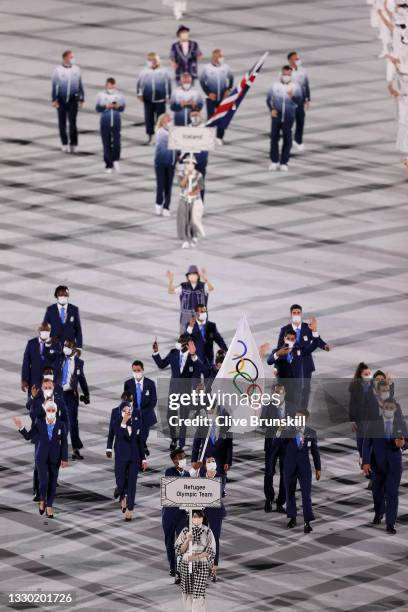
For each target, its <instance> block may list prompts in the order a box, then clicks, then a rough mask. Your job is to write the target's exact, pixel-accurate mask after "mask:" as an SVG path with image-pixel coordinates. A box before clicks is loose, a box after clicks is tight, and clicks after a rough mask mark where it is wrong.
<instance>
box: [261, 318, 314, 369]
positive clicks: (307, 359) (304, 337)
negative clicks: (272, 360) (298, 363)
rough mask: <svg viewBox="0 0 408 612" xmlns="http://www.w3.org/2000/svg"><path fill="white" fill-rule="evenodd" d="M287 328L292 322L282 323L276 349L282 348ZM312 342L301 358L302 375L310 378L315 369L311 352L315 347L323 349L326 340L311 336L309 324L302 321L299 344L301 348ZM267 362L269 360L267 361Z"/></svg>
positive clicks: (289, 327) (289, 328) (290, 326)
mask: <svg viewBox="0 0 408 612" xmlns="http://www.w3.org/2000/svg"><path fill="white" fill-rule="evenodd" d="M288 330H291V331H292V330H293V327H292V324H291V323H289V324H288V325H284V326H283V327H282V328H281V330H280V333H279V338H278V344H277V347H278V349H280V348H282V347H283V345H284V344H285V342H284V338H285V333H286V332H287V331H288ZM312 342H314V344H313V349H312V350H311V351H305V352H304V353H303V355H304V359H303V377H304V378H310V377H311V375H312V373H313V372H314V371H315V369H316V368H315V365H314V361H313V357H312V353H313V351H314V350H315V349H316V348H321V349H323V348H324V347H325V346H326V342H325V341H324V340H323V339H322V338H321V337H320V336H319V337H318V338H314V337H313V332H312V330H311V329H310V328H309V325H308V324H307V323H305V322H302V324H301V326H300V341H299V346H300V347H301V348H302V349H303V348H305V347H307V345H308V344H311V343H312ZM268 363H269V362H268ZM269 365H271V364H269Z"/></svg>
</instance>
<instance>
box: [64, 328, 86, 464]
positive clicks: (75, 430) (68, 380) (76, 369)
mask: <svg viewBox="0 0 408 612" xmlns="http://www.w3.org/2000/svg"><path fill="white" fill-rule="evenodd" d="M63 353H64V355H63V358H62V359H61V365H60V370H59V375H58V381H59V382H60V384H61V386H62V389H63V393H64V402H65V406H66V408H67V412H68V418H69V433H70V436H71V444H72V459H73V460H75V459H83V456H82V455H81V453H80V452H79V450H80V449H81V448H83V446H84V445H83V444H82V441H81V438H80V437H79V422H78V407H79V402H80V401H81V402H83V403H84V404H89V403H90V401H91V400H90V398H89V388H88V383H87V380H86V378H85V373H84V362H83V360H82V359H81V358H80V355H81V351H80V350H79V349H78V348H77V347H76V346H75V344H74V343H73V342H72V341H70V340H66V341H65V343H64V348H63ZM79 387H80V388H81V390H82V395H80V394H79Z"/></svg>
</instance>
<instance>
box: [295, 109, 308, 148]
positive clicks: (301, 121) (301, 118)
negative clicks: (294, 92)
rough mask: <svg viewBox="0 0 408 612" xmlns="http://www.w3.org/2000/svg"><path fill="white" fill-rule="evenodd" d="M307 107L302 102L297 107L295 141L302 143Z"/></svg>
mask: <svg viewBox="0 0 408 612" xmlns="http://www.w3.org/2000/svg"><path fill="white" fill-rule="evenodd" d="M305 117H306V113H305V107H304V106H303V103H302V104H298V106H297V109H296V127H295V142H297V143H298V144H302V142H303V130H304V127H305Z"/></svg>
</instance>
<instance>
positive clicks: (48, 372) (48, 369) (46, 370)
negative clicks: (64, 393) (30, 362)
mask: <svg viewBox="0 0 408 612" xmlns="http://www.w3.org/2000/svg"><path fill="white" fill-rule="evenodd" d="M42 373H43V375H44V374H45V375H47V374H54V370H53V369H52V368H50V366H45V367H44V368H43V370H42Z"/></svg>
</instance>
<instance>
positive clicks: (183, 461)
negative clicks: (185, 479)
mask: <svg viewBox="0 0 408 612" xmlns="http://www.w3.org/2000/svg"><path fill="white" fill-rule="evenodd" d="M177 465H178V467H179V468H181V469H182V470H185V469H186V467H187V459H186V458H185V457H184V459H179V460H178V463H177Z"/></svg>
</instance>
